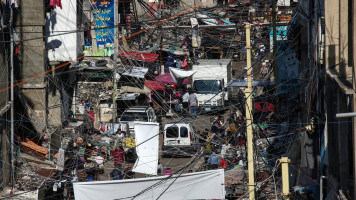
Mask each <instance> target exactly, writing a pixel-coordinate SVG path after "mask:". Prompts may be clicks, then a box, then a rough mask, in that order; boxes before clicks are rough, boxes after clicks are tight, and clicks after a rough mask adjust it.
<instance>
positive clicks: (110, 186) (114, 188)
mask: <svg viewBox="0 0 356 200" xmlns="http://www.w3.org/2000/svg"><path fill="white" fill-rule="evenodd" d="M73 185H74V197H75V199H76V200H97V199H105V200H110V199H133V197H135V198H134V199H157V198H158V197H159V196H160V195H162V196H160V198H159V199H170V200H180V199H225V186H224V170H223V169H218V170H210V171H203V172H196V173H187V174H182V175H180V176H179V175H173V176H171V177H169V176H160V177H151V178H138V179H129V180H119V181H96V182H80V183H74V184H73Z"/></svg>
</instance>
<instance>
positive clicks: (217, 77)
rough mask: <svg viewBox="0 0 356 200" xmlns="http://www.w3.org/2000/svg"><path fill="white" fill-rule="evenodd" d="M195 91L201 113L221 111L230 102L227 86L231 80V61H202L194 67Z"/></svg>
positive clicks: (198, 61)
mask: <svg viewBox="0 0 356 200" xmlns="http://www.w3.org/2000/svg"><path fill="white" fill-rule="evenodd" d="M193 70H195V71H197V72H196V73H195V74H194V75H193V88H194V89H195V92H196V95H197V98H198V104H199V108H200V109H201V111H206V112H209V111H212V110H221V109H224V106H226V102H227V101H228V100H229V92H228V90H227V89H226V84H227V83H228V82H229V81H230V80H231V76H232V71H231V59H200V60H197V62H196V63H195V64H194V65H193Z"/></svg>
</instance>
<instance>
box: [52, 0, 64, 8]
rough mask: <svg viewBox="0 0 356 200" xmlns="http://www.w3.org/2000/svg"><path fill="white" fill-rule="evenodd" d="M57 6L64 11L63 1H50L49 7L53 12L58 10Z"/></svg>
mask: <svg viewBox="0 0 356 200" xmlns="http://www.w3.org/2000/svg"><path fill="white" fill-rule="evenodd" d="M57 6H58V7H60V8H61V9H62V0H49V7H50V8H51V9H52V10H54V9H56V7H57Z"/></svg>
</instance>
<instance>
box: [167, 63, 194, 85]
mask: <svg viewBox="0 0 356 200" xmlns="http://www.w3.org/2000/svg"><path fill="white" fill-rule="evenodd" d="M169 72H170V73H171V75H172V78H173V81H174V83H175V84H176V85H178V86H181V85H182V83H183V81H184V78H187V77H190V76H193V74H195V73H196V72H197V71H195V70H184V69H175V68H172V67H170V68H169Z"/></svg>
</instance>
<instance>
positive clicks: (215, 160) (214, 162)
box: [206, 150, 220, 169]
mask: <svg viewBox="0 0 356 200" xmlns="http://www.w3.org/2000/svg"><path fill="white" fill-rule="evenodd" d="M206 164H207V166H208V169H217V168H218V167H219V164H220V158H219V155H218V154H216V153H215V150H213V153H211V154H210V156H209V158H208V162H207V163H206Z"/></svg>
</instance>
